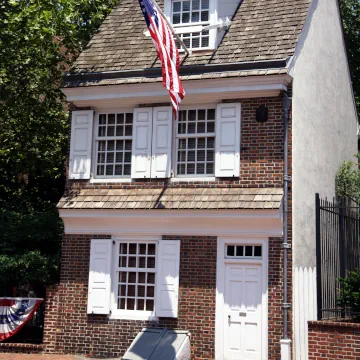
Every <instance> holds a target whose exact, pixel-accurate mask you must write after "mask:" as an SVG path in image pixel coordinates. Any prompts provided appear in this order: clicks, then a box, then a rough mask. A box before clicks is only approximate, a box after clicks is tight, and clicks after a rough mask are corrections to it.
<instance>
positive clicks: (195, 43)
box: [191, 37, 200, 49]
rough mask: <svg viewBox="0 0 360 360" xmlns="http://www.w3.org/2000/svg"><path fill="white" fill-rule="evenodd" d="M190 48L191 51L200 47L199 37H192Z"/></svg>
mask: <svg viewBox="0 0 360 360" xmlns="http://www.w3.org/2000/svg"><path fill="white" fill-rule="evenodd" d="M191 46H192V48H193V49H197V48H199V47H200V37H196V38H194V37H193V39H192V45H191Z"/></svg>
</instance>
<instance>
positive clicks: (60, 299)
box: [44, 235, 282, 360]
mask: <svg viewBox="0 0 360 360" xmlns="http://www.w3.org/2000/svg"><path fill="white" fill-rule="evenodd" d="M96 237H97V238H104V237H108V236H104V235H98V236H94V235H65V236H64V240H63V248H62V270H61V281H60V285H59V286H58V288H56V287H52V288H50V289H49V291H48V303H47V307H46V321H45V337H44V345H45V351H46V352H51V353H54V352H55V353H65V354H85V355H88V356H94V357H95V356H98V357H119V356H121V355H123V353H124V352H125V350H126V349H127V348H128V346H129V345H130V343H131V341H132V340H133V338H134V337H135V335H136V334H137V332H138V331H140V330H141V329H142V328H143V327H149V326H152V327H168V328H175V329H186V330H189V331H190V332H191V334H192V335H191V344H192V357H193V359H196V360H205V359H208V360H210V359H214V357H215V298H216V248H217V246H216V238H215V237H211V236H208V237H197V236H164V238H168V239H181V261H180V291H179V317H178V319H167V318H161V319H160V321H159V322H158V323H155V322H147V321H130V320H109V319H107V316H105V315H87V313H86V306H87V290H88V272H89V256H90V239H92V238H96ZM281 243H282V239H281V238H271V239H269V251H270V254H269V255H270V256H269V261H270V263H269V359H273V360H275V359H279V358H280V345H279V342H280V339H281V334H282V331H281V329H282V321H281V318H282V315H281V301H282V292H281V288H282V286H281V284H282V271H281V269H282V266H281V259H280V257H279V254H280V253H281Z"/></svg>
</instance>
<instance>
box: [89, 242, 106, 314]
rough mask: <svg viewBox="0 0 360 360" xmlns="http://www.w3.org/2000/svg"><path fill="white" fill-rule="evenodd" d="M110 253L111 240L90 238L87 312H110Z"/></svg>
mask: <svg viewBox="0 0 360 360" xmlns="http://www.w3.org/2000/svg"><path fill="white" fill-rule="evenodd" d="M111 253H112V241H111V240H109V239H107V240H100V239H94V240H91V246H90V270H89V289H88V307H87V312H88V314H109V313H110V292H111V290H110V289H111V288H110V287H111V273H110V272H111Z"/></svg>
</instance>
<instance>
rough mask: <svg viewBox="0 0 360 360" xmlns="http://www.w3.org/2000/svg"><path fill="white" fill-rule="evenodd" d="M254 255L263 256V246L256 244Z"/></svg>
mask: <svg viewBox="0 0 360 360" xmlns="http://www.w3.org/2000/svg"><path fill="white" fill-rule="evenodd" d="M254 256H262V247H261V246H255V250H254Z"/></svg>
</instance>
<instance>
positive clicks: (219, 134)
mask: <svg viewBox="0 0 360 360" xmlns="http://www.w3.org/2000/svg"><path fill="white" fill-rule="evenodd" d="M240 124H241V105H240V104H239V103H233V104H219V105H217V107H216V155H215V176H216V177H233V176H236V177H238V176H239V175H240V131H241V128H240Z"/></svg>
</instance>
